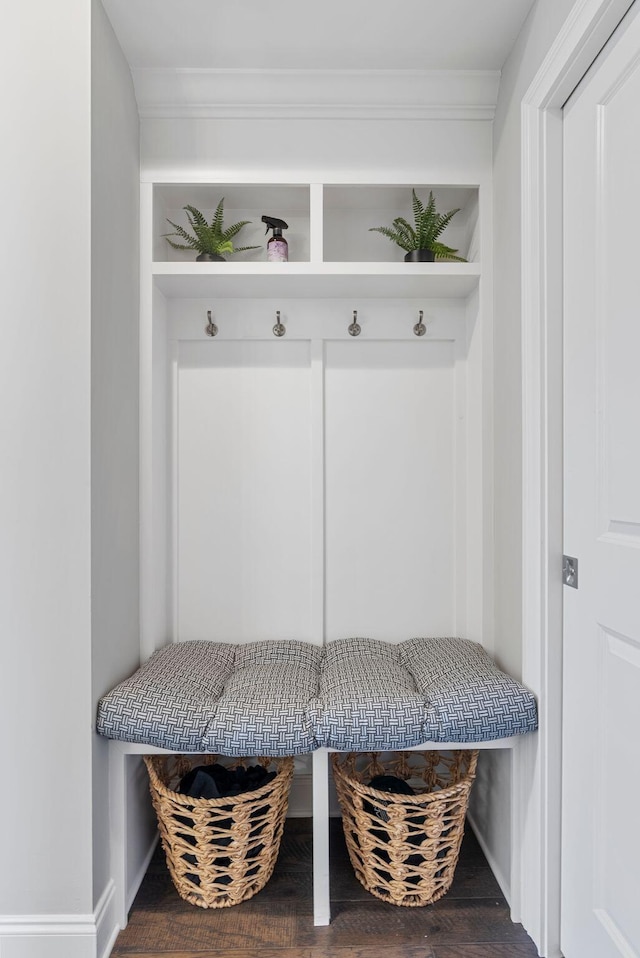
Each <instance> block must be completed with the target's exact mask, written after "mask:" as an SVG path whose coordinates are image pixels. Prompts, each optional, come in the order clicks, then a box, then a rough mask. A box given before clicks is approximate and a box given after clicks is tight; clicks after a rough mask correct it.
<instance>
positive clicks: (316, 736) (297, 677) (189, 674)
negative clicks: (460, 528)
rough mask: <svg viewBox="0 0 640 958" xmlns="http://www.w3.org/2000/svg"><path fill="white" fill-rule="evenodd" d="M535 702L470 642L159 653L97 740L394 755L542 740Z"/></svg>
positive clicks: (109, 711)
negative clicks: (526, 736) (448, 745)
mask: <svg viewBox="0 0 640 958" xmlns="http://www.w3.org/2000/svg"><path fill="white" fill-rule="evenodd" d="M536 727H537V710H536V703H535V699H534V697H533V695H532V694H531V692H529V691H528V689H526V688H525V687H524V686H523V685H521V684H520V683H519V682H517V681H516V680H515V679H512V678H511V677H510V676H508V675H506V674H505V673H504V672H502V671H501V670H500V669H498V667H497V665H496V664H495V663H494V662H493V660H492V659H491V658H490V657H489V656H488V655H487V653H486V652H485V651H484V649H483V648H482V647H481V646H480V645H478V644H476V643H474V642H469V641H467V640H465V639H457V638H444V639H432V638H416V639H408V640H406V641H405V642H400V643H398V644H391V643H387V642H381V641H378V640H375V639H367V638H354V639H336V640H335V641H333V642H329V644H328V645H327V646H326V648H325V649H324V650H323V649H321V648H320V647H319V646H316V645H312V644H310V643H308V642H297V641H294V640H291V641H281V642H278V641H272V642H252V643H249V644H247V645H231V644H228V643H219V642H183V643H177V644H175V645H169V646H167V647H166V648H164V649H162V650H161V651H159V652H156V653H155V655H153V656H152V657H151V659H150V660H149V661H148V662H147V663H145V664H144V665H143V666H142V667H141V668H140V669H138V671H137V672H135V673H134V675H132V676H131V678H129V679H126V680H125V681H124V682H122V683H121V684H120V685H118V686H117V687H116V688H115V689H114V690H113V691H112V692H110V693H109V694H108V695H106V696H104V698H103V699H102V700H101V702H100V704H99V707H98V720H97V730H98V732H99V733H100V734H101V735H105V736H106V737H108V738H114V739H120V740H123V741H127V742H140V743H143V744H147V745H156V746H160V747H164V748H167V749H171V750H172V751H177V752H218V753H220V754H223V755H237V756H248V755H270V756H283V755H296V754H300V753H302V752H310V751H313V750H314V749H315V748H319V747H322V746H324V747H329V748H335V749H340V750H343V751H394V750H401V749H403V748H411V747H413V746H415V745H421V744H422V743H424V742H456V743H458V742H459V743H470V744H471V743H473V742H484V741H490V740H492V739H497V738H503V737H506V736H510V735H518V734H522V733H525V732H531V731H534V730H535V729H536Z"/></svg>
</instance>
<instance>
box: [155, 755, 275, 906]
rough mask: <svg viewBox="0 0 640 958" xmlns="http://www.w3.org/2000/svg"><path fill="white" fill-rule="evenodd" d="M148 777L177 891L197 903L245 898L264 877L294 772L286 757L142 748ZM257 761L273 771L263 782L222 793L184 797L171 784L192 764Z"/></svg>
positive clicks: (228, 902) (256, 889) (258, 887)
mask: <svg viewBox="0 0 640 958" xmlns="http://www.w3.org/2000/svg"><path fill="white" fill-rule="evenodd" d="M144 760H145V764H146V766H147V770H148V772H149V785H150V789H151V798H152V801H153V806H154V808H155V810H156V815H157V817H158V830H159V832H160V838H161V841H162V847H163V848H164V851H165V855H166V859H167V865H168V868H169V872H170V874H171V878H172V879H173V883H174V885H175V887H176V889H177V891H178V894H179V895H180V896H181V897H182V898H184V899H185V901H188V902H191V904H193V905H199V906H200V907H201V908H227V907H229V906H230V905H237V904H239V902H242V901H246V900H247V899H248V898H251V897H252V896H253V895H255V894H256V893H257V892H259V891H260V890H261V889H262V888H264V886H265V885H266V883H267V882H268V881H269V879H270V878H271V874H272V872H273V868H274V865H275V863H276V858H277V857H278V851H279V849H280V839H281V838H282V831H283V828H284V820H285V815H286V812H287V804H288V801H289V789H290V786H291V779H292V777H293V759H292V758H278V759H269V758H257V759H244V758H234V759H228V758H223V757H221V756H218V755H147V756H145V759H144ZM214 762H219V763H220V764H223V765H226V766H227V767H228V768H237V767H238V766H239V765H244V766H245V767H246V766H248V765H252V764H253V765H255V764H260V765H263V766H264V767H265V768H267V769H269V770H271V771H273V770H275V771H276V772H277V774H276V776H275V778H273V779H272V780H271V781H270V782H268V783H267V784H266V785H263V786H262V787H261V788H258V789H256V790H255V791H252V792H244V793H241V794H240V795H235V796H233V797H228V798H214V799H210V798H190V797H189V796H188V795H180V794H179V793H178V792H175V791H173V790H172V787H173V788H175V787H176V786H177V784H178V782H179V781H180V779H181V778H182V776H183V775H185V774H186V773H187V772H188V771H190V770H191V769H192V768H195V767H196V766H197V765H206V764H212V763H214Z"/></svg>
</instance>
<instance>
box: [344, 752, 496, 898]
mask: <svg viewBox="0 0 640 958" xmlns="http://www.w3.org/2000/svg"><path fill="white" fill-rule="evenodd" d="M477 760H478V752H477V751H453V752H438V751H430V752H393V753H384V754H382V755H381V753H377V752H364V753H356V752H350V753H346V754H345V753H335V754H333V755H332V764H333V773H334V779H335V783H336V789H337V792H338V799H339V801H340V807H341V809H342V823H343V828H344V835H345V839H346V843H347V849H348V852H349V858H350V859H351V864H352V865H353V868H354V871H355V873H356V876H357V878H358V880H359V881H360V883H361V884H362V885H363V886H364V887H365V888H366V889H367V891H368V892H370V893H371V894H372V895H375V896H376V897H377V898H382V899H383V901H388V902H391V903H393V904H394V905H408V906H419V905H429V904H431V902H434V901H437V900H438V899H439V898H442V896H443V895H444V894H445V893H446V892H447V891H448V890H449V888H450V887H451V883H452V881H453V875H454V871H455V867H456V864H457V862H458V855H459V853H460V845H461V843H462V836H463V833H464V820H465V815H466V812H467V806H468V803H469V792H470V791H471V785H472V784H473V780H474V778H475V772H476V763H477ZM377 775H393V776H397V777H398V778H401V779H404V780H405V781H407V782H408V783H409V784H410V785H411V786H412V788H413V790H414V793H415V794H413V795H397V794H390V793H389V792H386V791H378V790H377V789H375V788H371V787H370V786H369V785H367V784H365V783H367V782H369V781H371V779H372V778H373V777H374V776H377Z"/></svg>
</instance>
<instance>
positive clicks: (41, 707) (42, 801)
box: [0, 0, 93, 958]
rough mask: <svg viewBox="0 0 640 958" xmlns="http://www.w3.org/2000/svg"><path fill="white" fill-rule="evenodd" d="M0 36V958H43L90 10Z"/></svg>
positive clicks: (69, 491) (56, 845)
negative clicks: (31, 933) (0, 771)
mask: <svg viewBox="0 0 640 958" xmlns="http://www.w3.org/2000/svg"><path fill="white" fill-rule="evenodd" d="M2 21H3V22H2V31H0V71H1V72H2V76H1V82H0V90H1V91H2V93H1V96H2V118H3V119H2V122H3V134H4V135H3V138H2V139H3V144H2V150H1V151H0V167H1V172H2V182H3V185H4V190H3V215H4V226H3V229H2V233H1V237H0V263H1V264H2V267H1V268H2V278H1V281H0V282H1V287H2V293H3V300H2V332H3V342H2V349H0V436H1V437H2V445H1V450H2V451H1V453H0V455H1V457H2V463H1V468H0V529H2V534H1V535H0V591H1V595H0V642H1V647H2V667H1V668H0V709H1V712H2V715H1V719H0V721H1V723H2V730H3V733H2V741H3V760H4V770H5V772H4V776H3V787H2V795H1V798H0V803H1V806H2V808H1V810H0V831H1V834H0V847H1V848H2V862H3V865H2V869H1V870H0V909H1V911H2V913H3V914H2V915H0V951H1V952H2V956H3V958H14V956H18V955H20V956H23V955H24V956H27V955H28V956H29V958H31V956H33V958H41V956H42V958H44V956H45V955H53V954H54V952H53V950H47V948H48V945H47V943H46V941H45V940H44V939H40V938H38V939H31V938H29V937H28V936H27V937H25V935H24V931H25V927H24V926H27V930H28V929H29V926H30V925H31V924H33V926H34V930H36V931H37V930H38V928H41V926H42V923H43V922H46V921H48V920H49V919H50V920H51V922H52V923H53V925H54V926H56V927H58V931H59V935H58V937H59V939H60V941H62V939H64V938H65V937H66V936H65V935H64V934H63V933H62V929H61V928H60V927H59V926H58V925H57V923H58V922H59V921H60V918H61V916H70V917H69V922H70V923H71V924H73V922H74V921H76V920H77V919H81V918H83V917H86V916H87V914H89V913H91V911H92V907H93V903H92V897H91V888H92V880H91V878H92V876H91V722H92V701H91V671H90V669H91V659H90V655H91V648H90V635H91V582H90V570H91V551H90V550H91V542H90V532H91V525H90V523H91V512H90V508H91V503H90V492H91V489H90V481H91V459H90V453H91V449H90V409H91V392H90V388H91V387H90V347H91V329H90V317H91V285H90V256H91V234H90V230H91V220H90V213H91V208H90V204H91V184H90V174H91V170H90V148H91V125H90V121H91V117H90V106H91V104H90V89H91V78H90V42H91V37H90V29H91V23H90V7H89V6H88V5H87V4H86V3H85V2H84V0H59V2H58V3H55V4H52V3H50V2H48V0H31V2H29V3H27V4H17V3H16V4H10V5H9V6H5V8H4V9H3V15H2ZM16 916H21V917H22V921H23V927H22V933H20V929H18V928H17V926H16ZM36 916H37V917H36ZM36 926H37V927H36ZM43 942H44V943H43ZM65 950H66V954H69V955H73V956H74V958H75V956H76V955H78V954H80V952H79V951H78V950H77V948H76V947H75V946H73V947H72V946H69V947H68V948H67V947H66V944H65ZM63 953H64V952H63ZM55 954H56V955H57V954H58V952H57V951H56V952H55Z"/></svg>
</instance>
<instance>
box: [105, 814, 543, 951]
mask: <svg viewBox="0 0 640 958" xmlns="http://www.w3.org/2000/svg"><path fill="white" fill-rule="evenodd" d="M311 850H312V842H311V821H310V820H309V819H295V818H294V819H287V824H286V827H285V833H284V837H283V841H282V846H281V849H280V856H279V858H278V862H277V864H276V869H275V871H274V874H273V876H272V878H271V880H270V881H269V883H268V884H267V886H266V887H265V888H264V889H263V890H262V891H261V892H260V893H259V894H258V895H256V896H255V897H254V898H252V899H250V900H249V901H247V902H243V903H242V904H240V905H236V906H234V907H232V908H221V909H202V908H197V907H196V906H194V905H190V904H188V903H187V902H184V901H182V899H181V898H180V897H179V896H178V893H177V892H176V891H175V889H174V887H173V884H172V883H171V879H170V877H169V874H168V871H167V868H166V865H165V862H164V857H163V854H162V852H161V850H160V848H158V849H157V850H156V854H155V855H154V858H153V860H152V862H151V865H150V867H149V870H148V872H147V875H146V877H145V880H144V882H143V883H142V886H141V887H140V891H139V892H138V895H137V897H136V900H135V902H134V905H133V908H132V910H131V915H130V918H129V924H128V926H127V928H126V929H125V930H124V931H123V932H121V934H120V935H119V936H118V939H117V941H116V944H115V948H114V950H113V956H118V958H125V956H127V958H536V956H537V954H538V953H537V950H536V948H535V947H534V945H533V943H532V942H531V940H530V939H529V938H528V936H527V935H526V933H525V932H524V930H523V928H522V926H521V925H515V924H513V923H512V922H511V920H510V918H509V908H508V906H507V903H506V901H505V900H504V897H503V896H502V893H501V891H500V888H499V886H498V884H497V882H496V880H495V878H494V877H493V874H492V872H491V870H490V868H489V866H488V865H487V862H486V859H485V857H484V855H483V853H482V850H481V848H480V846H479V845H478V842H477V841H476V839H475V837H474V835H473V833H472V832H471V830H470V829H469V828H467V832H466V835H465V838H464V842H463V846H462V851H461V854H460V859H459V861H458V866H457V869H456V876H455V880H454V883H453V885H452V887H451V889H450V890H449V892H448V893H447V894H446V895H445V896H444V898H442V899H440V901H438V902H436V903H435V904H433V905H427V906H425V907H422V908H403V907H398V906H396V905H388V904H386V903H385V902H382V901H379V900H378V899H377V898H374V897H373V896H372V895H370V894H369V893H368V892H367V891H365V889H364V888H362V886H361V885H360V884H359V882H358V881H357V880H356V878H355V876H354V874H353V871H352V869H351V865H350V862H349V859H348V857H347V852H346V848H345V845H344V839H343V837H342V828H341V822H340V821H339V820H337V819H335V820H333V821H332V838H331V876H332V880H331V898H332V906H331V907H332V921H331V924H330V925H329V926H327V927H320V928H315V927H314V925H313V908H312V876H311Z"/></svg>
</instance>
